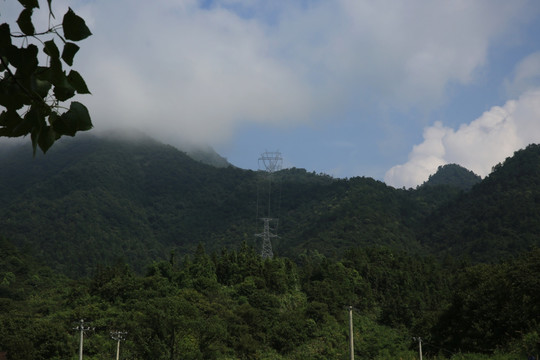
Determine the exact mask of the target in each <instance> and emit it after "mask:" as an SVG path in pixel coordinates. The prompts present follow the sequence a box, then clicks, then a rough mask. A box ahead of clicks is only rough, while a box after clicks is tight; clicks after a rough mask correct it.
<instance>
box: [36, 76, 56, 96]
mask: <svg viewBox="0 0 540 360" xmlns="http://www.w3.org/2000/svg"><path fill="white" fill-rule="evenodd" d="M51 86H52V85H51V83H50V82H49V81H46V80H42V79H40V78H39V76H36V75H33V76H32V90H33V91H35V92H36V93H37V94H38V95H39V96H40V97H41V98H45V97H46V96H47V95H48V94H49V90H50V89H51Z"/></svg>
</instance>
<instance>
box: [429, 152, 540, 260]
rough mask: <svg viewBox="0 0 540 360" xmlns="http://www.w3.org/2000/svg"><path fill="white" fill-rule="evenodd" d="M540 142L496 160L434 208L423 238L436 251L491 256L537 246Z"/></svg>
mask: <svg viewBox="0 0 540 360" xmlns="http://www.w3.org/2000/svg"><path fill="white" fill-rule="evenodd" d="M539 185H540V146H539V145H529V146H528V147H527V148H526V149H523V150H520V151H517V152H516V153H515V154H514V156H513V157H510V158H507V159H506V160H505V161H504V163H502V164H499V165H497V166H496V167H495V168H494V171H493V172H492V173H491V174H490V175H489V176H488V177H487V178H486V179H484V180H483V181H482V182H481V183H479V184H478V185H476V186H475V187H474V188H473V189H472V190H471V191H470V192H468V193H464V194H462V195H460V196H459V197H458V198H456V199H455V200H453V201H452V202H451V203H449V204H447V205H446V206H442V207H440V208H438V209H437V210H436V211H434V212H433V213H432V214H431V215H430V216H429V217H428V218H427V220H426V221H425V223H424V227H423V228H424V230H423V231H422V232H421V235H420V237H421V239H422V242H423V243H424V244H426V245H427V246H429V247H430V248H431V249H432V251H435V252H436V253H441V254H444V253H447V254H451V255H454V256H463V255H467V256H469V257H470V258H471V259H473V260H475V261H491V260H494V259H500V258H504V257H508V256H512V255H517V254H519V253H521V252H523V251H525V250H528V249H530V248H531V247H537V246H539V244H540V242H539V240H538V233H540V186H539Z"/></svg>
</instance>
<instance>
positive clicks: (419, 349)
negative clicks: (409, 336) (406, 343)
mask: <svg viewBox="0 0 540 360" xmlns="http://www.w3.org/2000/svg"><path fill="white" fill-rule="evenodd" d="M413 340H414V341H418V354H419V356H420V360H422V338H421V337H413Z"/></svg>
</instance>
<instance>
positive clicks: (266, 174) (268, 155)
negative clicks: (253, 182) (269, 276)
mask: <svg viewBox="0 0 540 360" xmlns="http://www.w3.org/2000/svg"><path fill="white" fill-rule="evenodd" d="M282 166H283V158H282V157H281V153H280V152H279V151H275V152H268V151H266V152H264V153H262V154H261V157H260V158H259V170H260V171H261V175H262V178H263V179H262V180H263V185H264V186H263V189H264V190H265V191H264V193H263V196H259V190H258V189H257V218H258V219H260V220H262V221H263V224H264V226H263V232H262V233H260V234H255V236H257V237H261V238H262V251H261V256H262V258H263V259H267V258H272V257H273V256H274V253H273V251H272V242H271V240H270V239H271V238H275V237H277V234H275V233H272V229H271V228H270V223H273V224H274V225H275V226H274V229H273V230H274V231H276V232H277V228H278V223H279V219H278V218H277V217H276V216H277V212H278V211H279V206H280V201H281V193H280V191H281V189H279V188H278V193H277V194H276V191H275V190H274V192H272V181H273V178H274V173H275V172H276V171H279V170H281V168H282ZM266 193H267V194H266ZM259 204H261V206H259ZM259 208H260V210H261V212H262V214H263V215H262V217H260V218H259V216H260V214H259ZM274 213H276V215H274Z"/></svg>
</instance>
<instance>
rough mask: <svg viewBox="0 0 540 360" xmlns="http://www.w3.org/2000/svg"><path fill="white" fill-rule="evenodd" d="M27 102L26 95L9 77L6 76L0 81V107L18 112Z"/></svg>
mask: <svg viewBox="0 0 540 360" xmlns="http://www.w3.org/2000/svg"><path fill="white" fill-rule="evenodd" d="M28 102H29V98H28V94H26V93H25V92H24V91H23V90H22V89H21V87H20V86H19V85H18V84H17V82H16V81H15V80H14V79H13V78H12V77H11V76H6V77H5V78H3V79H2V80H0V105H2V106H4V107H5V108H6V109H8V110H18V109H20V108H21V107H23V106H24V104H26V103H28Z"/></svg>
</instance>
